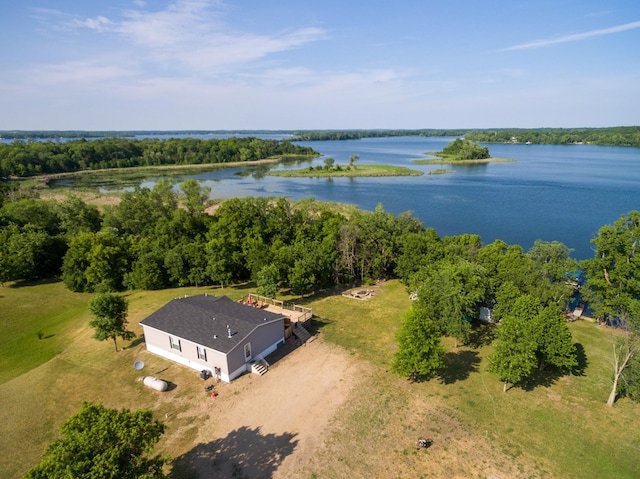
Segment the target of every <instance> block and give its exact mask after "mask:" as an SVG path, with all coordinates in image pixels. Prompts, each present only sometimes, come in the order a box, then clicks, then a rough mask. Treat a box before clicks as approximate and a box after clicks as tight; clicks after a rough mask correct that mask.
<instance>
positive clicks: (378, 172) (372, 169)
mask: <svg viewBox="0 0 640 479" xmlns="http://www.w3.org/2000/svg"><path fill="white" fill-rule="evenodd" d="M423 174H424V173H423V172H422V171H417V170H412V169H410V168H406V167H404V166H393V165H359V166H358V167H357V168H356V167H341V166H335V167H330V168H326V167H323V166H318V167H315V168H314V167H312V166H310V167H308V168H303V169H297V170H281V171H270V172H269V173H267V175H269V176H285V177H290V178H336V177H365V176H421V175H423Z"/></svg>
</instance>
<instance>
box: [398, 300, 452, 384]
mask: <svg viewBox="0 0 640 479" xmlns="http://www.w3.org/2000/svg"><path fill="white" fill-rule="evenodd" d="M442 367H444V348H443V347H442V344H441V342H440V333H439V332H438V328H437V327H436V325H435V324H434V323H433V322H432V321H430V320H428V319H426V318H425V317H424V316H423V315H422V314H421V313H420V311H419V310H417V309H415V308H413V307H412V308H410V309H409V310H408V311H407V312H406V313H405V315H404V319H403V322H402V327H401V328H400V330H399V331H398V350H397V351H396V354H395V357H394V360H393V363H392V365H391V369H392V370H393V372H395V373H397V374H400V375H401V376H406V377H408V378H409V379H411V380H412V381H417V380H419V379H427V378H429V377H431V376H434V375H435V374H437V373H438V371H439V370H440V369H442Z"/></svg>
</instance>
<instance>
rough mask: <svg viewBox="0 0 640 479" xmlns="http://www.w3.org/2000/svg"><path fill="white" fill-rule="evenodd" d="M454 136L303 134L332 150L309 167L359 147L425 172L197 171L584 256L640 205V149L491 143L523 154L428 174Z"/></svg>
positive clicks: (238, 192) (248, 192) (216, 179)
mask: <svg viewBox="0 0 640 479" xmlns="http://www.w3.org/2000/svg"><path fill="white" fill-rule="evenodd" d="M258 136H260V135H258ZM263 136H266V135H263ZM451 140H452V138H423V137H398V138H366V139H361V140H347V141H314V142H301V144H304V145H306V146H310V147H312V148H314V149H315V150H316V151H319V152H320V153H322V154H323V155H325V156H324V157H321V158H318V159H316V160H314V161H313V162H312V163H311V162H310V163H307V164H305V165H304V166H308V165H309V164H314V165H318V164H323V161H324V158H325V157H327V156H329V157H333V158H335V160H336V162H338V163H342V164H348V162H349V157H350V156H351V155H353V154H357V155H359V157H360V159H359V160H358V163H357V164H364V163H385V164H394V165H403V166H408V167H410V168H413V169H417V170H422V171H424V172H425V174H424V175H423V176H419V177H391V178H351V179H349V178H333V179H317V178H279V177H269V176H263V175H261V174H259V172H256V174H253V175H244V176H242V175H239V174H238V173H240V172H241V170H238V169H227V170H221V171H213V172H207V173H202V174H198V175H192V176H188V177H189V178H194V179H196V180H199V181H201V182H202V183H203V184H204V185H207V186H210V187H211V190H212V194H211V196H212V197H213V198H230V197H240V196H285V197H288V198H291V199H302V198H308V197H314V198H315V199H317V200H321V201H335V202H341V203H352V204H355V205H358V206H359V207H361V208H363V209H367V210H373V209H374V208H375V207H376V205H378V204H379V203H381V204H382V205H383V207H384V209H385V210H386V211H389V212H391V213H394V214H398V213H401V212H404V211H411V212H412V213H413V215H414V216H416V217H417V218H419V219H420V220H421V221H422V222H423V223H424V224H425V226H427V227H433V228H435V229H436V231H437V232H438V234H439V235H440V236H448V235H457V234H462V233H474V234H478V235H480V236H481V237H482V240H483V242H484V243H485V244H487V243H491V242H492V241H494V240H495V239H502V240H504V241H506V242H507V243H509V244H513V243H516V244H520V245H522V246H523V247H524V248H525V249H529V248H530V247H531V245H532V244H533V242H534V241H535V240H536V239H542V240H545V241H553V240H558V241H561V242H563V243H565V244H566V245H567V246H569V247H570V248H573V249H574V252H573V256H574V257H575V258H577V259H584V258H588V257H592V256H593V251H592V248H591V243H590V240H591V239H592V238H593V237H594V236H595V235H596V234H597V231H598V229H599V228H600V227H601V226H603V225H605V224H611V223H612V222H613V221H615V220H616V219H617V218H619V217H620V215H622V214H623V213H627V212H629V211H631V210H635V209H640V148H624V147H606V146H593V145H524V144H489V145H488V146H489V152H490V154H491V156H493V157H497V158H498V157H504V158H512V159H514V160H517V161H516V162H515V163H489V164H485V165H474V166H455V168H454V169H455V172H454V173H448V174H440V175H428V174H426V173H428V172H429V171H430V170H435V169H438V168H443V166H442V165H416V164H413V163H412V161H411V160H413V159H416V158H425V152H429V151H439V150H441V149H442V148H443V147H445V146H446V145H447V143H448V142H449V141H451ZM291 167H294V166H278V167H277V168H291ZM295 167H300V166H295ZM185 178H186V177H185ZM155 181H157V178H155V179H149V180H148V181H145V182H144V183H143V186H150V185H152V184H153V183H154V182H155Z"/></svg>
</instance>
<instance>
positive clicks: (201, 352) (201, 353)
mask: <svg viewBox="0 0 640 479" xmlns="http://www.w3.org/2000/svg"><path fill="white" fill-rule="evenodd" d="M196 349H197V350H198V359H202V360H203V361H206V360H207V350H206V349H204V348H203V347H201V346H196Z"/></svg>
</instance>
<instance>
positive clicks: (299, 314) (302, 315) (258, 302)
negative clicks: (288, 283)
mask: <svg viewBox="0 0 640 479" xmlns="http://www.w3.org/2000/svg"><path fill="white" fill-rule="evenodd" d="M242 302H243V303H244V304H249V305H252V306H265V307H266V306H274V307H276V308H280V309H281V310H282V311H283V312H284V311H292V312H295V313H296V315H295V317H296V321H297V322H301V323H305V322H307V321H308V320H309V319H311V317H312V316H313V311H312V310H311V309H310V308H307V307H305V306H301V305H299V304H295V303H287V302H284V301H281V300H279V299H275V298H269V297H267V296H261V295H259V294H255V293H249V294H248V295H247V297H246V298H242Z"/></svg>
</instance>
